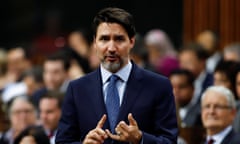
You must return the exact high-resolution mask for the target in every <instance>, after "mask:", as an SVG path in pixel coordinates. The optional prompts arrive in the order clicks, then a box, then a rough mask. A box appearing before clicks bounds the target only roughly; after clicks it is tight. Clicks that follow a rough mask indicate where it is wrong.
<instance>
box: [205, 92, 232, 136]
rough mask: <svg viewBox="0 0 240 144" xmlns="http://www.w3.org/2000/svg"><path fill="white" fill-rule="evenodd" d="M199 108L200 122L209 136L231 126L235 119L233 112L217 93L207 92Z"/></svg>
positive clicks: (223, 98) (224, 99)
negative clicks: (200, 113)
mask: <svg viewBox="0 0 240 144" xmlns="http://www.w3.org/2000/svg"><path fill="white" fill-rule="evenodd" d="M201 107H202V122H203V125H204V127H205V128H206V129H207V132H208V133H210V134H216V133H218V132H220V131H222V130H223V129H224V128H226V127H227V126H229V125H231V123H232V122H233V119H234V117H235V110H233V109H231V108H230V107H229V104H228V101H227V100H226V98H225V97H224V96H223V95H222V94H221V93H218V92H214V91H208V92H207V93H206V96H205V97H204V99H203V101H202V104H201Z"/></svg>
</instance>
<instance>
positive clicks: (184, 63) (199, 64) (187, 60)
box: [179, 50, 205, 77]
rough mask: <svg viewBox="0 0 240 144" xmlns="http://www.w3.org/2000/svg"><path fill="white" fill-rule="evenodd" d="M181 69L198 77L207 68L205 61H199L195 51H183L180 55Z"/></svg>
mask: <svg viewBox="0 0 240 144" xmlns="http://www.w3.org/2000/svg"><path fill="white" fill-rule="evenodd" d="M179 61H180V67H181V68H183V69H187V70H189V71H191V72H192V73H193V74H194V76H195V77H198V76H199V75H200V73H201V72H202V71H203V70H204V68H205V63H204V61H203V60H199V59H198V57H197V56H196V54H195V53H194V52H193V51H190V50H187V51H183V52H181V53H180V55H179Z"/></svg>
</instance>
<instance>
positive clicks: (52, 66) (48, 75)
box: [43, 60, 67, 90]
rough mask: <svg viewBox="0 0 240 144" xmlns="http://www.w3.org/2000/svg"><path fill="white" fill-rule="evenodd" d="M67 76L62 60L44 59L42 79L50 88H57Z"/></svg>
mask: <svg viewBox="0 0 240 144" xmlns="http://www.w3.org/2000/svg"><path fill="white" fill-rule="evenodd" d="M66 78H67V72H66V71H65V69H64V65H63V62H61V61H60V60H56V61H46V62H45V63H44V72H43V79H44V83H45V85H46V87H47V88H48V89H50V90H58V89H59V88H60V87H61V86H62V84H63V83H64V81H65V80H66Z"/></svg>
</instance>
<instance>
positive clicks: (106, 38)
mask: <svg viewBox="0 0 240 144" xmlns="http://www.w3.org/2000/svg"><path fill="white" fill-rule="evenodd" d="M109 39H110V38H109V36H101V37H100V38H99V40H101V41H108V40H109Z"/></svg>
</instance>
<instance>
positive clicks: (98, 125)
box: [97, 114, 107, 128]
mask: <svg viewBox="0 0 240 144" xmlns="http://www.w3.org/2000/svg"><path fill="white" fill-rule="evenodd" d="M106 119H107V116H106V114H104V115H103V116H102V118H101V119H100V120H99V121H98V124H97V128H102V127H103V125H104V123H105V121H106Z"/></svg>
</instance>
